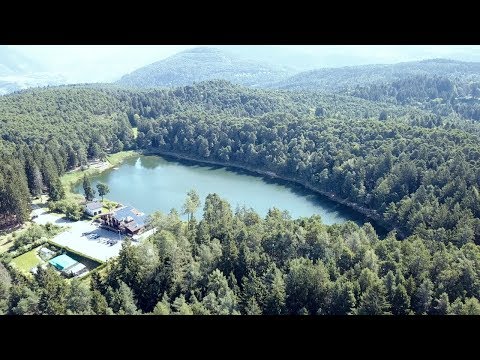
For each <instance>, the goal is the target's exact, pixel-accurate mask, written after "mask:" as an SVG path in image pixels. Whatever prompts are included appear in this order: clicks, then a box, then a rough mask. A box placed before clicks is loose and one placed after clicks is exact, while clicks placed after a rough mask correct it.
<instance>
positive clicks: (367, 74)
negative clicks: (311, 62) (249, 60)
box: [271, 59, 480, 91]
mask: <svg viewBox="0 0 480 360" xmlns="http://www.w3.org/2000/svg"><path fill="white" fill-rule="evenodd" d="M415 75H445V76H451V77H454V76H455V77H468V76H472V77H474V78H475V77H478V76H480V62H463V61H457V60H449V59H428V60H421V61H411V62H402V63H397V64H389V65H386V64H379V65H360V66H347V67H340V68H323V69H317V70H309V71H304V72H301V73H298V74H296V75H293V76H291V77H289V78H288V79H285V80H281V81H279V82H277V83H275V84H272V85H271V87H274V88H280V89H287V90H320V91H339V90H346V89H353V88H354V87H356V86H357V85H365V84H372V83H376V82H385V81H394V80H401V79H403V78H406V77H409V76H415Z"/></svg>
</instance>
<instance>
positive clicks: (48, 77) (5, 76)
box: [0, 46, 65, 95]
mask: <svg viewBox="0 0 480 360" xmlns="http://www.w3.org/2000/svg"><path fill="white" fill-rule="evenodd" d="M64 82H65V79H64V77H63V76H61V75H59V74H52V73H49V72H46V71H45V67H44V66H43V65H41V64H39V63H38V62H36V61H34V60H33V59H31V58H29V57H27V56H24V55H23V54H21V53H20V52H18V51H16V50H14V49H12V48H10V47H8V46H0V95H4V94H8V93H11V92H14V91H18V90H22V89H26V88H29V87H35V86H46V85H60V84H62V83H64Z"/></svg>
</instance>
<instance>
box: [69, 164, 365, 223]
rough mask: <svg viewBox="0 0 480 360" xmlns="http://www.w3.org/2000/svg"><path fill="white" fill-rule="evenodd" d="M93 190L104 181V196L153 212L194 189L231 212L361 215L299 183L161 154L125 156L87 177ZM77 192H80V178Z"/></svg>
mask: <svg viewBox="0 0 480 360" xmlns="http://www.w3.org/2000/svg"><path fill="white" fill-rule="evenodd" d="M91 182H92V185H93V188H94V189H95V190H96V184H97V183H98V182H103V183H106V184H108V186H109V188H110V193H109V194H108V195H107V198H109V199H111V200H114V201H117V202H120V203H122V204H124V205H132V206H134V207H135V208H137V209H138V210H140V211H142V212H144V213H146V214H151V213H153V212H154V211H156V210H161V211H162V212H165V213H167V212H169V211H170V210H171V209H172V208H175V209H177V210H178V211H179V213H180V212H181V207H182V204H183V203H184V201H185V197H186V195H187V192H188V191H189V190H190V189H195V190H197V192H198V194H199V196H200V199H201V201H202V206H201V208H200V209H199V211H198V212H197V214H196V215H197V218H198V217H199V216H201V214H202V209H203V202H204V200H205V197H206V196H207V195H208V194H210V193H217V194H218V195H220V197H222V198H224V199H226V200H228V201H229V202H230V205H231V206H232V210H233V211H235V208H236V206H237V205H245V206H247V207H251V208H253V209H255V211H256V212H257V213H258V214H260V215H261V216H262V217H264V216H265V215H266V214H267V212H268V209H270V208H272V207H277V208H278V209H281V210H287V211H288V212H289V213H290V215H291V216H292V217H293V218H298V217H302V216H311V215H313V214H318V215H320V216H321V217H322V220H323V222H324V223H325V224H333V223H342V222H345V221H347V220H352V221H355V222H357V223H359V224H363V222H364V220H365V218H364V217H363V216H362V215H361V214H358V213H356V212H355V211H353V210H351V209H349V208H347V207H345V206H343V205H340V204H336V203H335V202H333V201H331V200H329V199H327V198H324V197H322V196H320V195H317V194H315V193H314V192H312V191H309V190H305V189H304V188H303V187H301V186H300V185H295V184H292V183H289V182H285V181H281V180H280V181H277V180H276V179H275V180H272V179H270V178H266V177H262V176H257V175H253V174H250V173H248V172H245V171H241V170H240V171H239V170H236V169H231V168H225V167H220V166H212V165H204V164H198V163H192V162H189V161H183V160H180V161H179V160H174V159H170V158H168V159H167V158H165V157H161V156H143V155H142V156H138V157H133V158H130V159H128V160H126V161H125V162H124V163H122V164H121V165H120V166H119V167H118V169H116V170H115V169H109V170H107V171H105V172H103V173H101V174H98V175H94V176H92V177H91ZM75 191H76V192H78V193H80V194H82V195H83V187H82V182H80V183H79V184H77V185H76V186H75Z"/></svg>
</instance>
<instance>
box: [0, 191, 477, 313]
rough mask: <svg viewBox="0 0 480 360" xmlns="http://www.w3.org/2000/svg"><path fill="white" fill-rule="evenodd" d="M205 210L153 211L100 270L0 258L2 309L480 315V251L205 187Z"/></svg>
mask: <svg viewBox="0 0 480 360" xmlns="http://www.w3.org/2000/svg"><path fill="white" fill-rule="evenodd" d="M203 209H204V211H203V217H202V218H200V219H198V220H196V219H194V218H192V220H191V221H190V222H189V223H186V222H182V221H181V220H180V218H179V215H178V213H177V212H176V211H172V212H170V214H168V215H165V214H161V213H156V214H154V215H153V216H152V217H151V225H152V226H156V227H157V228H158V230H159V231H158V232H157V233H156V234H155V235H153V236H152V237H150V238H149V239H148V241H145V242H143V243H142V244H140V245H138V246H132V245H130V244H129V243H128V242H125V243H124V244H123V247H122V250H121V252H120V255H119V257H118V258H117V259H115V260H114V261H113V262H112V263H110V264H109V266H108V267H107V269H106V270H105V271H104V274H103V275H100V274H99V273H94V274H92V276H91V279H90V280H89V281H82V280H79V279H73V280H72V281H70V282H67V281H65V280H64V279H62V278H61V277H60V275H59V274H58V273H56V272H54V271H53V270H52V269H47V270H43V269H39V271H38V273H37V275H35V277H34V279H32V280H30V279H25V278H24V277H23V276H22V275H21V274H19V273H17V272H16V271H12V272H11V274H9V273H8V272H7V271H6V269H4V268H3V266H2V264H1V263H0V312H6V313H8V314H101V315H102V314H128V315H133V314H156V315H167V314H172V315H177V314H178V315H189V314H195V315H209V314H211V315H229V314H231V315H234V314H248V315H254V314H255V315H258V314H269V315H277V314H312V315H315V314H331V315H333V314H335V315H345V314H360V315H378V314H394V315H405V314H436V315H445V314H464V315H473V314H475V315H479V314H480V303H479V301H478V298H479V297H480V286H479V281H478V279H479V277H480V252H479V251H480V250H479V247H478V246H477V245H474V244H473V243H468V244H465V245H462V246H461V247H456V246H454V245H452V244H449V245H445V244H443V243H441V242H437V241H426V240H424V239H422V238H420V237H417V236H414V237H411V238H409V239H407V240H404V241H398V240H396V239H395V238H394V236H388V237H387V238H386V239H383V240H380V239H378V237H377V235H376V234H375V231H374V230H373V228H372V227H371V225H370V224H366V225H364V226H363V227H360V228H359V227H358V226H357V225H355V224H354V223H351V222H348V223H345V224H342V225H333V226H326V225H324V224H322V221H321V219H320V218H319V217H318V216H312V217H310V218H302V219H297V220H293V219H291V218H290V217H289V216H288V215H287V214H285V213H283V212H281V211H279V210H277V209H272V210H271V211H270V212H269V213H268V215H267V216H266V217H265V219H261V218H260V217H259V216H258V215H257V214H256V213H255V212H253V211H252V210H248V209H239V210H237V211H236V212H235V213H233V212H232V210H231V207H230V205H229V204H228V203H227V202H226V201H224V200H222V199H221V198H219V197H218V195H216V194H211V195H209V196H207V198H206V199H205V201H204V206H203Z"/></svg>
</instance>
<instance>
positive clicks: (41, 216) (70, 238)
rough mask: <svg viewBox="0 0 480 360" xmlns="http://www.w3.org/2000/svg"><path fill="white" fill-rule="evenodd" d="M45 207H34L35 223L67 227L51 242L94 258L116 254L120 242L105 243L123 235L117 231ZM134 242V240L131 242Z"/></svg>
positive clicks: (100, 258) (103, 259) (108, 257)
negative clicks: (51, 212) (91, 236)
mask: <svg viewBox="0 0 480 360" xmlns="http://www.w3.org/2000/svg"><path fill="white" fill-rule="evenodd" d="M47 211H48V209H46V208H38V207H37V208H36V209H35V210H33V212H32V215H37V216H38V217H37V218H35V219H34V220H33V221H34V222H36V223H37V224H46V223H47V222H50V223H52V224H56V225H60V226H68V227H69V229H67V230H66V231H64V232H62V233H61V234H58V235H57V236H55V237H54V238H53V239H52V242H54V243H57V244H59V245H62V246H68V247H69V248H70V249H73V250H75V251H78V252H80V253H82V254H85V255H88V256H90V257H92V258H94V259H98V260H102V261H106V260H108V259H110V258H112V257H114V256H117V255H118V253H119V252H120V249H121V247H122V242H121V241H118V242H117V243H116V244H115V245H112V246H110V245H108V244H106V241H107V240H119V239H120V240H121V239H123V237H121V236H119V235H118V234H117V233H114V232H112V231H108V230H105V229H101V228H98V227H97V226H96V225H94V224H92V223H90V222H89V221H70V220H67V219H63V218H60V216H59V215H56V214H49V213H47ZM83 233H89V234H98V235H100V238H98V239H89V238H88V237H86V236H83V235H82V234H83ZM133 244H136V242H133Z"/></svg>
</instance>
